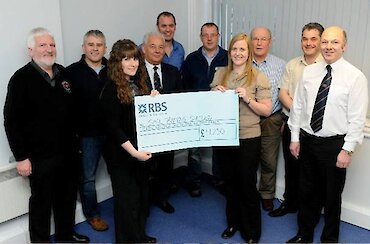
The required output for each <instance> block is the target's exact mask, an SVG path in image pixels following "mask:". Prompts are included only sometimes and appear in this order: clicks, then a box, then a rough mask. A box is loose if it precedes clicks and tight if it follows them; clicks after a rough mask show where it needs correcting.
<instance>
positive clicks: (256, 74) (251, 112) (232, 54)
mask: <svg viewBox="0 0 370 244" xmlns="http://www.w3.org/2000/svg"><path fill="white" fill-rule="evenodd" d="M228 59H229V65H228V66H227V67H223V68H220V69H219V70H218V71H217V72H216V73H215V77H214V79H213V82H212V83H211V85H210V86H211V88H212V89H213V90H218V91H221V92H224V91H226V90H235V92H236V93H237V94H238V96H239V137H240V146H238V147H217V148H216V149H215V154H216V155H217V157H218V158H219V159H220V162H221V170H222V173H223V177H224V179H225V193H226V217H227V228H226V229H225V231H224V232H223V233H222V238H224V239H227V238H231V237H232V236H233V235H234V234H235V232H236V231H238V230H239V231H240V234H241V236H242V238H243V239H244V240H245V241H246V242H247V243H257V242H258V241H259V239H260V236H261V209H260V202H259V194H258V191H257V188H256V182H257V174H256V172H257V169H258V163H259V156H260V151H261V150H260V148H261V128H260V124H259V122H260V116H269V115H270V114H271V110H272V101H271V92H270V83H269V81H268V79H267V78H266V76H265V75H264V74H263V73H262V72H260V71H258V70H257V69H255V68H253V66H252V48H251V43H250V38H249V37H248V36H247V34H245V33H239V34H237V35H236V36H234V37H233V38H232V40H231V41H230V45H229V50H228Z"/></svg>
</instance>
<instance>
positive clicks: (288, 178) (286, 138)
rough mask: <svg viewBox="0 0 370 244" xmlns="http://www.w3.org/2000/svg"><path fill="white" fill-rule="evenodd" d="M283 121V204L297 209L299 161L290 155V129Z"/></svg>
mask: <svg viewBox="0 0 370 244" xmlns="http://www.w3.org/2000/svg"><path fill="white" fill-rule="evenodd" d="M283 120H284V130H283V135H282V146H283V154H284V161H285V165H284V166H285V190H284V195H283V196H284V204H286V206H287V207H288V208H291V209H298V192H299V178H300V177H299V164H300V161H299V160H298V159H296V158H295V157H293V155H292V154H291V153H290V150H289V146H290V137H291V133H290V129H289V126H288V123H287V120H288V117H286V118H285V119H284V118H283Z"/></svg>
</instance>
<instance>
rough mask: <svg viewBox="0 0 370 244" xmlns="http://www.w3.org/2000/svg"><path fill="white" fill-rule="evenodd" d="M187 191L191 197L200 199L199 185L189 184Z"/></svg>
mask: <svg viewBox="0 0 370 244" xmlns="http://www.w3.org/2000/svg"><path fill="white" fill-rule="evenodd" d="M188 190H189V194H190V196H191V197H200V196H201V195H202V191H201V190H200V184H199V183H195V182H194V183H191V184H190V185H189V187H188Z"/></svg>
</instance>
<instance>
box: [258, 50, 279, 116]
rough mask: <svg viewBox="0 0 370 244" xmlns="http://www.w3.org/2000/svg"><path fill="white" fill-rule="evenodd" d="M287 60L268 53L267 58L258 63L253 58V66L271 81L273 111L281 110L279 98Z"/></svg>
mask: <svg viewBox="0 0 370 244" xmlns="http://www.w3.org/2000/svg"><path fill="white" fill-rule="evenodd" d="M285 64H286V62H285V61H284V60H282V59H281V58H278V57H276V56H274V55H272V54H268V55H267V57H266V59H265V60H264V61H263V62H262V63H260V64H257V62H256V61H255V60H254V59H253V66H254V67H256V68H257V69H259V70H260V71H262V72H263V73H264V74H265V75H266V76H267V78H268V79H269V81H270V84H271V96H272V97H271V99H272V113H275V112H277V111H279V110H281V103H280V100H279V86H280V81H281V78H282V77H283V73H284V69H285Z"/></svg>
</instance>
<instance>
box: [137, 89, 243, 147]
mask: <svg viewBox="0 0 370 244" xmlns="http://www.w3.org/2000/svg"><path fill="white" fill-rule="evenodd" d="M135 117H136V131H137V141H138V149H139V150H146V151H150V152H152V153H155V152H163V151H170V150H177V149H183V148H191V147H209V146H237V145H239V98H238V96H237V94H235V91H234V90H228V91H226V92H224V93H222V92H219V91H205V92H187V93H173V94H160V95H157V96H154V97H152V96H138V97H135Z"/></svg>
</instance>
